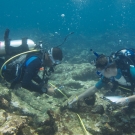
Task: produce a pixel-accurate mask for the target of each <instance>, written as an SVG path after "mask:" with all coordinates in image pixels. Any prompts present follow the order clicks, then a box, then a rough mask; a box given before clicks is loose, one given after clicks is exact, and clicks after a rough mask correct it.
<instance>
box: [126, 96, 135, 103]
mask: <svg viewBox="0 0 135 135" xmlns="http://www.w3.org/2000/svg"><path fill="white" fill-rule="evenodd" d="M127 99H128V100H129V102H134V101H135V95H132V96H129V97H127Z"/></svg>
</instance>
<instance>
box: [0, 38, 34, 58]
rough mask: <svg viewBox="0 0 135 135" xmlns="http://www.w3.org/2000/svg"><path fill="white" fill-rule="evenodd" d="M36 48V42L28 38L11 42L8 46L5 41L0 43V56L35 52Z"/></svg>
mask: <svg viewBox="0 0 135 135" xmlns="http://www.w3.org/2000/svg"><path fill="white" fill-rule="evenodd" d="M35 46H36V44H35V43H34V41H33V40H31V39H27V38H23V39H20V40H9V42H8V45H6V43H5V41H0V56H3V55H6V54H16V53H21V52H25V51H30V50H33V49H34V48H35Z"/></svg>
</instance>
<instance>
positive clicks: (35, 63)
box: [0, 29, 73, 94]
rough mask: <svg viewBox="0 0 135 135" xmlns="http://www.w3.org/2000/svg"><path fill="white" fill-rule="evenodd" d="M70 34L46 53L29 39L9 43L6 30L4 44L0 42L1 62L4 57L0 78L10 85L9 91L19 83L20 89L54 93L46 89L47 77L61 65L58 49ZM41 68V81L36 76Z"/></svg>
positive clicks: (60, 51)
mask: <svg viewBox="0 0 135 135" xmlns="http://www.w3.org/2000/svg"><path fill="white" fill-rule="evenodd" d="M71 34H73V32H72V33H70V34H68V35H67V36H66V37H65V39H64V41H63V42H62V44H60V45H58V46H56V47H52V48H51V49H49V50H47V51H46V50H45V49H43V48H42V43H40V45H36V44H34V42H33V41H32V40H30V39H22V40H15V41H10V40H9V29H7V30H6V31H5V35H4V40H5V42H0V44H1V48H0V54H1V56H2V62H3V57H4V64H2V66H1V77H2V78H4V79H5V80H6V81H7V82H9V83H10V84H11V85H10V88H11V89H14V88H15V86H16V85H17V84H19V83H20V84H21V87H23V88H25V89H28V90H30V91H35V92H38V93H40V94H42V93H50V94H52V93H54V90H53V89H48V85H47V83H48V79H49V75H50V74H51V73H52V72H54V67H55V66H56V65H58V64H61V61H62V58H63V53H62V50H61V49H60V48H59V47H60V46H61V45H63V44H64V42H65V41H66V39H67V37H68V36H69V35H71ZM18 53H20V54H18ZM42 67H43V68H44V72H43V77H42V79H41V78H40V77H39V76H38V71H39V69H40V68H42ZM47 68H49V70H47ZM33 81H34V82H33Z"/></svg>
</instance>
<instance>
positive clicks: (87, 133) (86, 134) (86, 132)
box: [49, 83, 90, 135]
mask: <svg viewBox="0 0 135 135" xmlns="http://www.w3.org/2000/svg"><path fill="white" fill-rule="evenodd" d="M49 84H50V85H51V86H53V87H54V88H55V89H56V90H58V91H59V92H60V93H61V94H62V95H63V96H65V97H66V98H67V99H68V97H67V96H66V95H65V94H64V93H63V92H62V91H61V90H60V89H59V88H57V87H56V86H55V85H53V84H52V83H49ZM76 115H77V116H78V119H79V121H80V123H81V126H82V128H83V130H84V132H85V135H90V133H89V132H88V131H87V130H86V128H85V126H84V124H83V121H82V119H81V117H80V115H79V114H78V113H76Z"/></svg>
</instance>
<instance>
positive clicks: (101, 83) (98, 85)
mask: <svg viewBox="0 0 135 135" xmlns="http://www.w3.org/2000/svg"><path fill="white" fill-rule="evenodd" d="M102 80H103V77H102V78H101V79H100V80H99V81H98V82H97V83H96V84H95V87H96V88H97V89H101V88H102V87H104V86H105V83H104V82H103V81H102Z"/></svg>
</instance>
